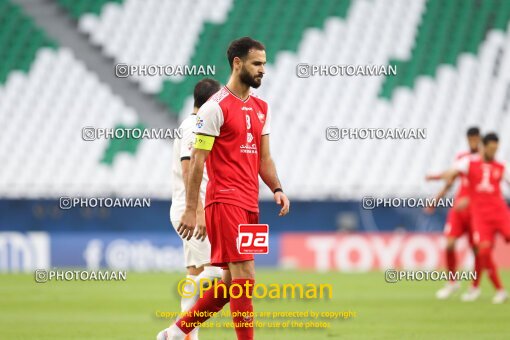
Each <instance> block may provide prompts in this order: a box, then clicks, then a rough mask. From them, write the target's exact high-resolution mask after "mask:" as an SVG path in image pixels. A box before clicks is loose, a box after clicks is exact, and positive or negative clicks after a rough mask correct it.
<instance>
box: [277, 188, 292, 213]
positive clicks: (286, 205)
mask: <svg viewBox="0 0 510 340" xmlns="http://www.w3.org/2000/svg"><path fill="white" fill-rule="evenodd" d="M274 201H275V202H276V204H278V205H280V206H281V207H282V209H280V213H279V214H278V216H285V215H287V214H288V213H289V211H290V201H289V199H288V198H287V195H285V194H284V193H283V192H281V191H278V192H276V193H275V194H274Z"/></svg>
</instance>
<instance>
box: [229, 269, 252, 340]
mask: <svg viewBox="0 0 510 340" xmlns="http://www.w3.org/2000/svg"><path fill="white" fill-rule="evenodd" d="M228 266H229V268H230V272H231V273H232V287H231V296H230V311H231V313H232V320H233V321H234V327H235V330H236V334H237V339H239V340H252V339H253V336H254V334H253V333H254V332H253V301H252V297H253V287H254V285H255V261H253V260H249V261H242V262H234V263H229V264H228Z"/></svg>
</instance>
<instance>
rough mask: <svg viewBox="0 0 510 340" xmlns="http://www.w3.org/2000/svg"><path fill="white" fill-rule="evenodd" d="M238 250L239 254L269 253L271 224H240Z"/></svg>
mask: <svg viewBox="0 0 510 340" xmlns="http://www.w3.org/2000/svg"><path fill="white" fill-rule="evenodd" d="M238 235H239V236H238V237H237V250H238V251H239V254H267V253H268V252H269V225H267V224H240V225H239V226H238Z"/></svg>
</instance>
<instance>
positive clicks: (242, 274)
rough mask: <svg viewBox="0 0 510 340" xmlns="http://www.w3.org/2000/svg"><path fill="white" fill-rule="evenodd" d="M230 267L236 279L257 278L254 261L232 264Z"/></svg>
mask: <svg viewBox="0 0 510 340" xmlns="http://www.w3.org/2000/svg"><path fill="white" fill-rule="evenodd" d="M229 267H230V270H231V272H232V276H234V278H246V279H254V278H255V263H254V262H253V261H244V262H236V263H231V264H230V265H229Z"/></svg>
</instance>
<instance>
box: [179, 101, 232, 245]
mask: <svg viewBox="0 0 510 340" xmlns="http://www.w3.org/2000/svg"><path fill="white" fill-rule="evenodd" d="M222 125H223V113H222V111H221V108H220V106H219V105H218V103H216V102H212V101H208V102H206V103H205V104H204V105H202V107H201V108H200V110H198V113H197V124H196V127H195V131H194V132H195V141H194V144H193V147H194V149H193V151H192V152H191V159H190V163H189V171H188V180H187V185H186V189H187V190H186V209H185V210H184V213H183V214H182V217H181V224H180V225H179V227H178V228H177V232H178V233H179V235H181V237H182V238H183V239H187V240H190V239H191V237H193V232H194V231H195V225H196V212H197V208H198V207H199V201H200V186H201V184H202V178H203V176H204V164H205V160H206V159H207V156H208V155H209V152H210V151H211V150H212V148H213V145H214V139H215V137H216V136H219V134H220V128H221V126H222Z"/></svg>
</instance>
